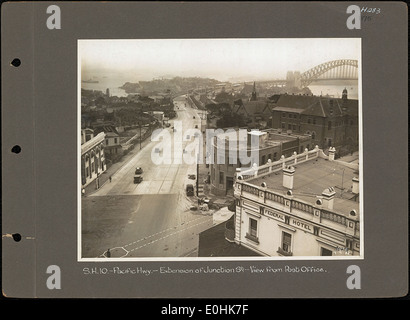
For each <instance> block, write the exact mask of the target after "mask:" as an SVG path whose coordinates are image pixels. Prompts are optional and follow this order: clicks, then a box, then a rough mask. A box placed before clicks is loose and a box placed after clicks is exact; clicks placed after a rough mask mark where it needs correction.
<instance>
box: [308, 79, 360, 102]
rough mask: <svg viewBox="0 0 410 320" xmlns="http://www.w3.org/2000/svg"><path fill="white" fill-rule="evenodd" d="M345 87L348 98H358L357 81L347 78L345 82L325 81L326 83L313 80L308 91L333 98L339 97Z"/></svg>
mask: <svg viewBox="0 0 410 320" xmlns="http://www.w3.org/2000/svg"><path fill="white" fill-rule="evenodd" d="M345 88H346V90H347V97H348V98H349V99H359V87H358V82H357V81H352V80H348V81H346V82H345V83H343V82H341V81H327V82H326V84H324V83H320V82H314V83H312V84H311V85H309V89H310V91H312V93H313V94H314V95H315V96H320V95H322V96H326V95H329V96H331V97H334V98H341V97H342V92H343V90H344V89H345Z"/></svg>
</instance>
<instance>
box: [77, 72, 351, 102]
mask: <svg viewBox="0 0 410 320" xmlns="http://www.w3.org/2000/svg"><path fill="white" fill-rule="evenodd" d="M89 79H91V80H96V81H98V83H91V82H90V83H88V82H81V88H83V89H87V90H99V91H102V92H106V89H107V88H108V89H109V90H110V95H111V96H118V97H126V96H127V95H128V94H127V93H126V92H125V90H123V89H120V88H119V87H121V86H122V85H123V84H124V83H126V82H138V80H133V79H129V78H127V77H125V76H124V77H122V76H118V75H116V76H93V77H88V78H85V80H89ZM83 80H84V79H83ZM345 88H346V89H347V92H348V98H349V99H358V97H359V88H358V85H357V81H352V80H348V81H345V82H341V81H333V82H332V81H327V82H326V83H320V82H314V83H312V84H311V85H309V89H310V91H311V92H312V93H313V94H314V95H315V96H320V95H322V96H327V95H328V96H331V97H334V98H341V97H342V91H343V90H344V89H345Z"/></svg>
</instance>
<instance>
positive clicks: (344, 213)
mask: <svg viewBox="0 0 410 320" xmlns="http://www.w3.org/2000/svg"><path fill="white" fill-rule="evenodd" d="M335 151H336V150H335V149H334V148H330V150H329V154H328V155H326V154H324V153H323V151H322V150H321V149H319V147H318V146H316V147H315V148H314V149H313V150H310V151H309V150H307V149H305V151H304V152H302V153H301V154H296V152H295V153H294V154H293V155H292V156H290V157H288V158H285V157H283V156H282V158H281V159H280V160H279V161H275V162H272V161H270V160H269V161H268V162H267V163H266V164H265V165H262V166H257V165H254V167H253V168H251V169H249V168H248V169H246V170H241V169H238V170H237V173H236V176H235V183H234V196H235V201H236V212H235V215H234V234H235V236H234V242H235V243H236V244H239V245H241V246H244V247H247V248H249V249H251V250H253V251H255V252H257V253H258V254H260V255H262V256H282V257H290V256H335V255H349V256H359V255H360V205H359V165H358V164H357V163H349V162H343V161H340V160H335V157H334V155H335Z"/></svg>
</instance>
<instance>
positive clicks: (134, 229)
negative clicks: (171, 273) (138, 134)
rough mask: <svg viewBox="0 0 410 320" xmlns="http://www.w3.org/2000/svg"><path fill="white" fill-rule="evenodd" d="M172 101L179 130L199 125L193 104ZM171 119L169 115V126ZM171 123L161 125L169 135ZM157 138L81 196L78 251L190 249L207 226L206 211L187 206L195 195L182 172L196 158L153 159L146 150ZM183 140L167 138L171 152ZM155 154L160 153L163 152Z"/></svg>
mask: <svg viewBox="0 0 410 320" xmlns="http://www.w3.org/2000/svg"><path fill="white" fill-rule="evenodd" d="M174 102H175V104H176V105H177V109H176V112H177V115H178V116H177V118H176V119H175V120H174V121H182V132H186V130H187V129H189V128H194V127H195V125H197V126H198V128H200V125H201V122H200V121H201V119H200V117H199V114H198V112H197V110H195V109H192V108H190V107H189V106H188V103H186V101H185V99H184V98H180V99H177V100H175V101H174ZM194 117H195V119H194ZM174 121H170V123H171V127H172V126H173V125H174ZM175 124H176V123H175ZM171 127H170V128H165V129H164V130H166V131H167V132H168V133H169V136H171V137H172V138H173V137H174V135H176V134H177V133H180V132H177V133H174V132H173V130H172V129H171ZM180 137H182V135H181V136H180ZM159 144H160V142H158V141H151V142H149V143H148V144H147V145H146V146H145V147H144V148H143V149H142V150H141V151H140V152H138V153H137V154H136V155H135V156H134V157H133V158H131V159H130V160H129V162H128V163H126V164H125V165H123V166H122V168H121V169H120V170H119V171H117V172H116V173H115V174H114V175H113V176H112V181H111V182H107V183H105V184H104V186H103V187H102V188H101V189H100V190H98V191H96V192H95V193H93V194H92V195H90V196H88V197H84V198H83V200H82V257H88V258H94V257H105V256H106V255H107V249H110V255H111V257H180V256H188V255H195V252H196V248H197V245H198V234H199V232H201V231H203V230H205V229H208V228H209V227H211V226H212V217H211V216H206V215H205V216H204V215H202V214H199V213H198V212H193V211H190V210H189V208H190V207H191V206H192V204H193V203H194V202H195V200H196V198H195V197H187V196H186V194H185V185H186V184H187V183H192V184H193V185H195V180H190V179H188V174H196V164H195V163H192V164H186V163H185V162H184V161H181V163H174V161H171V163H167V164H166V163H162V164H158V165H156V164H154V163H153V161H152V158H151V156H152V155H151V153H152V151H153V150H155V147H158V145H159ZM187 144H192V141H185V142H180V143H179V142H176V143H174V141H173V139H172V143H171V147H172V154H171V155H172V156H174V155H175V154H174V150H175V152H176V154H177V155H178V154H179V155H182V153H183V149H184V148H186V146H187ZM164 147H165V146H164ZM154 155H158V154H155V153H154ZM159 155H160V156H163V157H164V156H165V154H164V152H162V153H160V154H159ZM171 160H173V159H171ZM136 167H142V168H143V170H144V173H143V182H141V183H140V184H134V181H133V177H134V172H135V168H136Z"/></svg>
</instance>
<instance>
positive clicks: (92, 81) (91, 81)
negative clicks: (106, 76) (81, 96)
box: [81, 79, 98, 83]
mask: <svg viewBox="0 0 410 320" xmlns="http://www.w3.org/2000/svg"><path fill="white" fill-rule="evenodd" d="M81 82H84V83H98V80H93V79H89V80H82V81H81Z"/></svg>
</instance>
